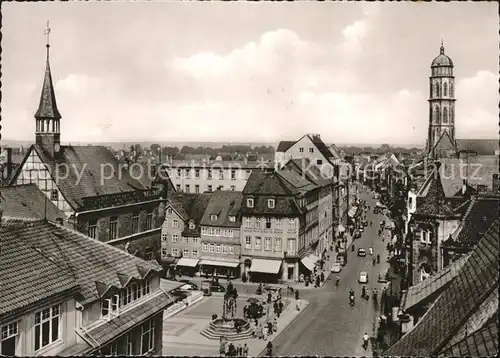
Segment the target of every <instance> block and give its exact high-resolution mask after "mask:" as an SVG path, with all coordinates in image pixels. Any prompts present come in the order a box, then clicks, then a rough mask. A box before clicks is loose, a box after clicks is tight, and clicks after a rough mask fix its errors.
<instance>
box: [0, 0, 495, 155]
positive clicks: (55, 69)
mask: <svg viewBox="0 0 500 358" xmlns="http://www.w3.org/2000/svg"><path fill="white" fill-rule="evenodd" d="M96 5H97V4H95V5H93V6H88V5H87V6H84V7H82V6H80V7H79V5H78V4H77V3H74V4H73V3H72V4H64V5H63V4H43V3H40V4H35V3H33V4H25V5H24V6H16V7H14V6H12V7H10V6H9V4H7V5H6V6H5V8H4V11H5V13H6V14H10V16H6V17H5V18H6V20H5V22H4V28H3V33H4V37H3V42H2V46H3V49H4V56H3V66H4V69H3V73H4V78H3V85H4V89H3V94H4V98H3V104H2V109H3V118H4V121H3V123H2V124H3V128H4V131H3V133H2V134H3V137H4V138H6V139H7V140H9V139H10V140H22V141H30V140H33V133H34V127H35V121H34V118H33V115H34V112H35V111H36V108H37V105H38V102H39V96H40V91H41V85H42V80H43V70H44V66H45V41H46V40H45V37H44V32H43V31H44V28H45V26H46V19H49V20H50V24H51V25H50V26H51V28H52V33H51V37H50V44H51V48H50V51H51V52H50V61H51V70H52V76H53V80H54V85H55V91H56V98H57V104H58V107H59V110H60V112H61V115H62V119H61V132H62V138H61V140H62V142H63V143H64V142H72V143H74V142H84V143H103V142H106V143H111V142H115V143H116V142H143V141H147V142H160V143H188V142H189V143H209V142H210V143H234V142H240V143H259V144H262V143H267V144H271V143H277V142H278V141H279V140H283V139H293V138H297V137H300V136H301V135H302V134H303V133H320V134H321V135H322V138H323V140H324V141H325V142H328V143H336V144H341V145H342V144H351V143H357V144H359V145H377V144H376V143H378V144H379V145H380V144H384V143H387V144H389V145H409V146H413V145H423V144H424V143H425V140H426V138H427V135H426V132H427V126H428V104H427V98H428V91H429V90H428V87H429V84H428V77H429V75H430V63H431V61H432V59H433V58H434V57H436V56H437V55H438V54H439V46H440V44H441V40H442V39H444V47H445V49H446V54H447V55H449V56H450V57H451V58H452V59H453V61H454V63H455V78H456V98H457V106H456V108H457V109H456V134H457V138H494V135H493V134H492V133H497V130H498V129H497V123H498V122H497V111H498V100H497V90H498V76H497V73H498V70H497V66H498V63H497V62H498V61H497V53H496V45H497V40H496V32H495V31H496V25H497V19H496V18H495V17H494V16H490V15H489V14H490V12H491V10H492V9H490V8H489V6H492V5H489V4H487V3H485V4H479V5H478V4H474V11H473V12H471V11H470V10H471V9H472V8H471V7H470V6H469V5H468V4H467V3H456V4H422V5H418V8H416V7H415V6H414V4H386V5H384V7H383V8H382V7H380V6H378V4H366V3H364V4H340V3H336V4H314V3H300V4H294V5H292V6H288V5H287V6H283V5H280V7H279V8H278V7H276V6H275V5H277V4H275V5H273V4H234V5H233V6H232V7H231V8H230V9H229V10H228V8H227V6H224V8H222V6H220V5H218V4H211V5H203V4H182V3H151V4H148V6H147V7H144V6H142V8H141V9H139V8H137V10H139V11H135V10H134V9H133V4H128V5H125V4H123V3H122V4H120V3H107V4H106V5H104V4H99V5H98V6H100V7H99V10H97V6H96ZM221 5H222V4H221ZM387 5H390V6H387ZM333 6H335V7H333ZM117 9H119V10H117ZM283 9H285V11H283ZM325 9H326V10H325ZM33 10H37V11H33ZM97 11H99V16H96V12H97ZM228 11H229V14H231V16H225V15H224V14H227V13H228ZM278 11H282V13H283V16H282V17H283V18H282V19H279V20H277V19H276V18H275V16H273V14H274V15H275V14H276V13H277V12H278ZM415 11H416V12H417V13H418V15H419V16H415ZM153 14H154V16H152V15H153ZM280 14H281V12H280ZM304 14H309V15H310V17H311V18H312V19H314V20H309V21H308V20H306V19H305V16H303V15H304ZM493 14H495V13H494V12H493ZM112 15H114V16H112ZM180 15H182V16H180ZM244 16H245V17H246V18H245V20H242V19H243V17H244ZM176 17H177V19H176ZM179 17H182V18H183V21H179V19H178V18H179ZM201 17H203V18H202V19H201ZM332 18H333V19H335V20H334V21H332ZM416 18H418V19H419V20H418V21H419V23H421V22H422V21H423V20H422V19H426V20H427V21H423V22H425V23H426V26H425V27H422V26H419V25H418V24H417V21H416ZM103 19H106V20H108V21H102V20H103ZM130 19H133V20H134V22H133V23H134V25H133V26H129V25H128V24H129V23H130V21H131V20H130ZM146 19H147V20H148V21H146ZM391 19H392V20H391ZM465 19H466V20H465ZM96 20H101V21H100V22H99V21H97V22H96ZM389 20H391V21H393V22H394V21H396V23H397V26H398V29H399V30H398V32H397V33H396V34H394V31H392V33H391V32H390V31H388V30H389V29H388V28H386V26H384V22H387V21H389ZM464 21H467V23H468V25H466V26H464V25H463V23H464ZM167 23H168V25H165V24H167ZM215 23H217V24H220V25H221V26H220V28H219V29H215V28H213V25H214V24H215ZM238 25H240V26H239V27H238V31H235V30H234V28H235V26H238ZM20 27H23V28H25V31H23V32H22V34H21V33H19V30H18V29H19V28H20ZM391 29H394V23H392V24H391ZM176 30H177V31H182V34H183V36H182V39H183V41H179V38H178V33H175V32H176ZM417 30H418V31H417ZM14 33H19V37H17V36H13V34H14ZM158 33H159V34H158ZM96 38H99V39H100V41H96V40H95V39H96ZM112 39H113V42H111V40H112ZM476 39H478V40H476ZM395 49H397V51H396V50H395ZM124 59H126V60H125V61H124ZM374 69H375V71H374ZM395 126H397V127H395ZM259 128H260V129H261V130H259ZM360 128H363V130H361V131H360V130H359V129H360ZM395 128H397V130H395ZM256 129H257V130H256ZM252 133H254V134H252Z"/></svg>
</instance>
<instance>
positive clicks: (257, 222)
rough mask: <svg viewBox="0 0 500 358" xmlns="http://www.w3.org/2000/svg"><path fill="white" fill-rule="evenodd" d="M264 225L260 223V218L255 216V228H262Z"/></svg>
mask: <svg viewBox="0 0 500 358" xmlns="http://www.w3.org/2000/svg"><path fill="white" fill-rule="evenodd" d="M261 227H262V226H261V225H260V218H255V228H256V229H260V228H261Z"/></svg>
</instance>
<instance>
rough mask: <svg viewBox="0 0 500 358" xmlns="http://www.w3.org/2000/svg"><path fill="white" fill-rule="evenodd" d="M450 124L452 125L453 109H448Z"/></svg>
mask: <svg viewBox="0 0 500 358" xmlns="http://www.w3.org/2000/svg"><path fill="white" fill-rule="evenodd" d="M450 123H451V124H453V108H450Z"/></svg>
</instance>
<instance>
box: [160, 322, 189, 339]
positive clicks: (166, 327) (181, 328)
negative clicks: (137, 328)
mask: <svg viewBox="0 0 500 358" xmlns="http://www.w3.org/2000/svg"><path fill="white" fill-rule="evenodd" d="M193 326H194V323H189V322H170V321H164V322H163V335H164V336H177V337H179V336H181V335H182V334H183V333H184V332H186V331H187V330H188V329H190V328H191V327H193Z"/></svg>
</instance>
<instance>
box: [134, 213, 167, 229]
mask: <svg viewBox="0 0 500 358" xmlns="http://www.w3.org/2000/svg"><path fill="white" fill-rule="evenodd" d="M164 225H165V226H168V221H167V220H165V223H164ZM138 232H139V213H133V214H132V234H137V233H138Z"/></svg>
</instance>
